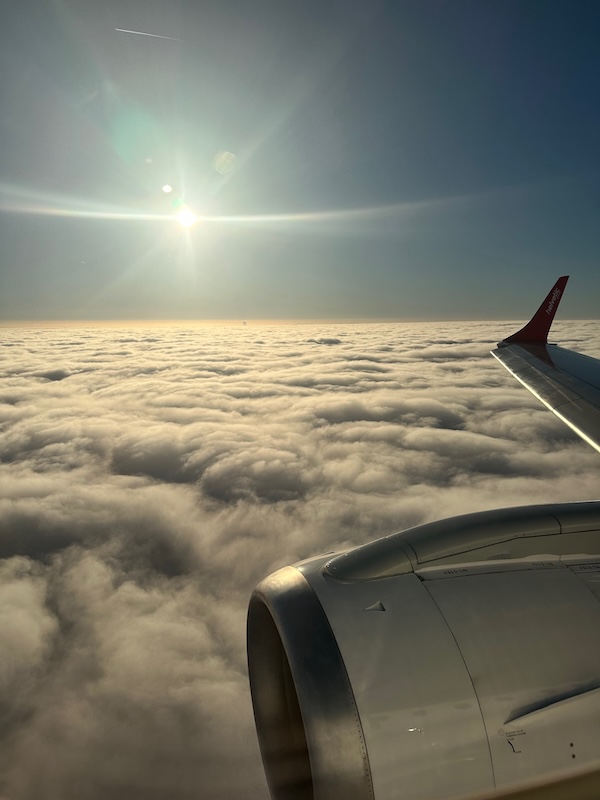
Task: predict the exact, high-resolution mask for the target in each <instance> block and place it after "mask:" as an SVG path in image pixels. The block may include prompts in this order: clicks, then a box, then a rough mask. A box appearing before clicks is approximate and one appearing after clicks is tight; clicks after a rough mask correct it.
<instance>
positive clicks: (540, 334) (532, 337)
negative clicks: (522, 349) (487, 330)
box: [503, 275, 569, 344]
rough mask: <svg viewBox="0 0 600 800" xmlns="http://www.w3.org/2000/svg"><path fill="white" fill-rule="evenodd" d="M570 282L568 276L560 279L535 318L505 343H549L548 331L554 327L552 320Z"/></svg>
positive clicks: (505, 340)
mask: <svg viewBox="0 0 600 800" xmlns="http://www.w3.org/2000/svg"><path fill="white" fill-rule="evenodd" d="M568 280H569V276H568V275H563V276H562V277H561V278H559V279H558V280H557V281H556V283H555V284H554V286H553V287H552V289H550V291H549V292H548V296H547V297H546V299H545V300H544V302H543V303H542V305H541V306H540V307H539V308H538V310H537V311H536V312H535V314H534V315H533V317H532V318H531V319H530V320H529V322H528V323H527V325H525V327H524V328H521V330H520V331H517V332H516V333H513V335H512V336H509V337H508V338H507V339H504V340H503V343H504V342H529V343H531V344H546V342H547V341H548V331H549V330H550V326H551V325H552V320H553V319H554V315H555V314H556V309H557V308H558V304H559V303H560V299H561V297H562V296H563V292H564V291H565V286H566V285H567V281H568Z"/></svg>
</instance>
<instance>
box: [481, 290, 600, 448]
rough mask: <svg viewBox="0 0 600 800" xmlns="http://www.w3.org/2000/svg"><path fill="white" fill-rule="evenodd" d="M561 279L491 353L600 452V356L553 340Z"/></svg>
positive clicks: (560, 295)
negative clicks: (553, 322) (524, 320)
mask: <svg viewBox="0 0 600 800" xmlns="http://www.w3.org/2000/svg"><path fill="white" fill-rule="evenodd" d="M567 280H568V276H567V275H563V276H562V277H561V278H559V279H558V280H557V281H556V283H555V284H554V286H553V287H552V289H551V290H550V292H549V293H548V295H547V296H546V298H545V300H544V302H543V303H542V304H541V306H540V307H539V308H538V310H537V311H536V313H535V314H534V315H533V317H532V318H531V320H530V321H529V322H528V323H527V325H525V326H524V327H523V328H521V330H519V331H517V333H515V334H513V335H512V336H509V337H508V338H506V339H504V340H503V341H502V342H500V343H499V344H498V347H497V349H496V350H492V355H493V356H494V357H495V358H497V359H498V361H499V362H500V363H501V364H502V366H504V367H505V368H506V369H507V370H508V371H509V372H510V373H511V374H512V375H514V377H515V378H517V380H518V381H520V382H521V383H522V384H523V385H524V386H525V387H526V388H527V389H529V391H530V392H531V393H532V394H533V395H535V397H537V398H538V400H540V401H541V402H542V403H543V404H544V405H545V406H546V407H547V408H549V409H550V411H552V412H553V413H554V414H555V415H556V416H557V417H559V419H561V420H562V421H563V422H564V423H565V424H567V425H568V426H569V427H570V428H571V429H572V430H574V431H575V433H576V434H577V435H578V436H580V437H581V438H582V439H584V440H585V441H586V442H587V443H588V444H590V445H591V446H592V447H594V448H595V449H596V450H598V451H599V452H600V361H599V360H598V359H596V358H591V357H590V356H584V355H582V354H581V353H576V352H573V351H572V350H565V349H564V348H562V347H558V346H557V345H554V344H548V343H547V339H548V331H549V330H550V326H551V324H552V321H553V319H554V316H555V314H556V310H557V308H558V304H559V302H560V299H561V297H562V295H563V292H564V289H565V286H566V283H567Z"/></svg>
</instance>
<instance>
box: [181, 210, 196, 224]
mask: <svg viewBox="0 0 600 800" xmlns="http://www.w3.org/2000/svg"><path fill="white" fill-rule="evenodd" d="M197 221H198V217H197V216H196V215H195V214H194V212H193V211H191V210H190V209H189V208H183V209H181V211H180V212H179V214H177V222H178V223H179V224H180V225H183V227H184V228H191V227H192V225H194V224H195V223H196V222H197Z"/></svg>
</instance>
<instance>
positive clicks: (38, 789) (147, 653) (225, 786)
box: [0, 322, 600, 800]
mask: <svg viewBox="0 0 600 800" xmlns="http://www.w3.org/2000/svg"><path fill="white" fill-rule="evenodd" d="M513 327H514V326H513V325H510V324H506V323H502V324H497V325H494V324H485V325H484V324H480V323H466V324H462V325H460V326H458V325H457V324H456V323H446V324H425V325H417V324H410V325H408V324H406V325H400V324H399V325H392V324H389V325H384V324H377V325H366V324H365V325H355V326H352V325H342V324H339V325H337V324H336V325H318V326H309V325H297V326H291V325H290V326H285V325H282V326H255V325H244V326H242V325H240V326H237V327H236V326H230V327H226V326H223V327H221V326H207V327H201V326H199V327H189V328H175V327H174V328H168V327H164V328H152V329H143V328H135V327H132V328H122V329H119V328H96V329H94V328H90V329H86V328H63V329H60V328H55V329H52V328H49V329H39V330H35V329H28V328H13V329H6V330H4V332H3V333H4V336H3V343H2V346H0V359H1V361H0V371H1V372H2V378H3V380H2V384H1V388H0V462H1V463H0V559H1V560H0V653H1V654H2V655H1V656H0V705H1V707H2V711H3V713H2V722H1V723H0V735H1V737H2V740H1V743H2V747H1V748H0V796H3V797H7V798H10V799H11V800H29V799H30V798H31V800H33V798H36V800H38V799H39V798H48V800H58V799H59V798H60V800H70V798H77V799H78V800H88V799H89V800H96V799H98V800H99V798H105V797H107V796H111V797H115V798H121V797H122V798H128V800H131V798H133V799H134V800H135V798H144V800H146V799H147V798H157V799H158V798H166V797H169V798H170V799H175V800H176V799H177V798H181V799H182V800H183V798H191V797H214V798H244V797H248V798H250V797H251V798H260V797H263V798H264V797H266V796H267V791H266V787H265V783H264V778H263V774H262V767H261V764H260V758H259V755H258V747H257V744H256V740H255V735H254V729H253V722H252V712H251V705H250V699H249V692H248V687H247V676H246V667H245V642H244V632H245V610H246V603H247V599H248V596H249V594H250V592H251V590H252V587H253V586H254V585H255V584H256V583H257V582H258V580H260V579H261V578H262V577H263V576H264V575H265V574H267V573H268V572H270V571H272V570H273V569H276V568H277V567H279V566H282V565H284V564H287V563H293V562H294V561H297V560H299V559H301V558H304V557H306V556H309V555H311V554H313V553H316V552H322V551H329V550H334V549H337V548H342V547H345V546H348V545H351V544H358V543H361V542H363V541H366V540H368V539H371V538H374V537H376V536H380V535H383V534H385V533H390V532H391V531H393V530H398V529H401V528H403V527H408V526H410V525H414V524H418V523H420V522H425V521H429V520H432V519H435V518H439V517H443V516H448V515H450V514H458V513H464V512H467V511H476V510H481V509H485V508H493V507H497V506H505V505H512V504H526V503H543V502H551V501H561V500H584V499H591V498H594V497H596V496H597V486H598V477H599V475H600V462H599V460H598V457H597V454H596V453H594V452H593V451H592V450H591V449H590V448H588V447H587V446H586V445H584V444H583V443H581V442H579V441H577V440H576V439H575V438H574V436H573V435H572V434H571V433H570V432H569V431H568V430H567V429H565V428H564V427H563V426H562V425H561V424H560V423H559V422H558V421H557V420H556V419H554V417H552V415H551V414H550V413H549V412H547V411H545V410H544V409H543V408H542V407H540V406H539V404H538V403H537V401H536V400H535V399H534V398H533V397H531V396H530V395H529V394H528V393H527V392H526V391H525V390H524V389H522V388H521V387H520V386H519V385H518V384H516V383H515V382H514V380H513V379H512V378H511V377H510V376H509V375H508V374H507V373H506V372H505V371H504V370H502V368H501V367H500V366H499V365H498V364H497V363H496V362H495V361H494V359H492V357H491V356H490V355H489V354H488V351H489V349H490V347H493V345H494V343H495V341H497V340H498V339H499V338H501V337H502V336H504V335H506V333H508V332H509V331H510V330H511V329H512V328H513ZM557 338H559V340H561V341H562V342H563V343H564V344H565V346H572V347H576V348H581V349H584V350H585V351H586V352H589V353H590V354H592V355H596V356H600V333H599V332H598V327H597V325H593V324H591V323H586V322H581V323H562V325H558V326H557Z"/></svg>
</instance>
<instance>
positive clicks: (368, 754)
mask: <svg viewBox="0 0 600 800" xmlns="http://www.w3.org/2000/svg"><path fill="white" fill-rule="evenodd" d="M248 665H249V674H250V685H251V690H252V701H253V705H254V714H255V719H256V728H257V733H258V738H259V743H260V747H261V752H262V757H263V762H264V766H265V771H266V774H267V779H268V782H269V787H270V790H271V795H272V797H273V800H283V798H286V800H287V799H288V798H294V800H305V798H315V800H330V798H331V799H333V798H335V800H339V798H344V799H345V800H346V799H347V800H355V799H356V800H359V799H360V800H367V798H369V800H372V799H373V797H375V798H377V800H392V798H393V800H398V798H402V800H417V798H418V799H419V800H433V798H442V797H443V798H448V797H451V796H454V795H468V794H470V793H474V792H480V791H485V790H489V789H494V788H501V787H508V786H511V785H513V784H517V783H520V782H522V781H525V780H527V779H532V778H537V777H539V776H542V775H544V774H547V773H549V772H553V771H556V770H559V769H561V768H565V769H566V768H569V767H573V766H575V767H580V766H583V765H584V764H586V763H588V762H593V761H596V760H597V759H598V755H599V753H598V746H597V743H598V741H600V502H595V503H568V504H560V505H546V506H529V507H524V508H512V509H502V510H495V511H489V512H482V513H478V514H469V515H466V516H461V517H455V518H452V519H447V520H442V521H440V522H434V523H431V524H428V525H422V526H419V527H417V528H412V529H410V530H407V531H404V532H401V533H396V534H393V535H391V536H387V537H385V538H383V539H379V540H377V541H375V542H372V543H370V544H367V545H364V546H362V547H358V548H355V549H353V550H350V551H348V552H346V553H341V554H337V555H335V556H331V555H328V556H321V557H318V558H314V559H311V560H308V561H304V562H301V563H300V564H296V565H295V566H294V567H285V568H284V569H281V570H279V571H278V572H275V573H273V574H272V575H271V576H269V577H268V578H266V579H265V580H264V581H262V583H260V584H259V586H258V587H257V588H256V590H255V591H254V593H253V595H252V598H251V600H250V606H249V611H248Z"/></svg>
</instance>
